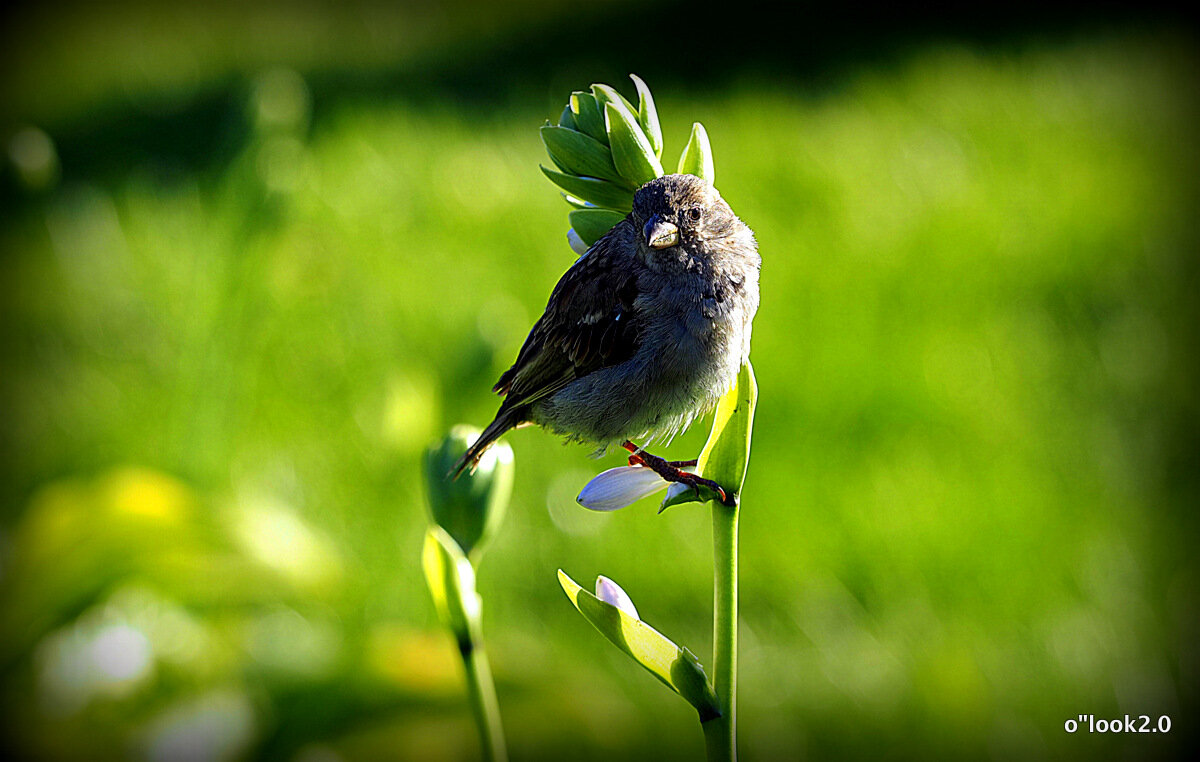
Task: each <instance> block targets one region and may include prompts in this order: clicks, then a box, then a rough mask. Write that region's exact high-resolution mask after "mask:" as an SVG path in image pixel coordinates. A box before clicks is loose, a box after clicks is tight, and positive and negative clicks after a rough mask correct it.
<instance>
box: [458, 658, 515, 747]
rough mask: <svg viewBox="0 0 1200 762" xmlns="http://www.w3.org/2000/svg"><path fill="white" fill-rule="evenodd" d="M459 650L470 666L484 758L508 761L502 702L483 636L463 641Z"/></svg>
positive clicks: (473, 700) (470, 679)
mask: <svg viewBox="0 0 1200 762" xmlns="http://www.w3.org/2000/svg"><path fill="white" fill-rule="evenodd" d="M459 650H461V651H462V657H463V666H465V667H466V668H467V688H468V690H469V692H470V694H471V709H472V711H473V712H474V714H475V725H476V726H477V727H478V728H479V740H480V743H481V744H482V745H483V758H484V759H485V760H487V762H506V760H507V759H508V752H507V751H505V748H504V730H503V729H502V728H501V727H500V703H499V702H498V701H497V700H496V685H495V683H494V682H493V681H492V668H491V665H489V664H488V658H487V651H485V650H484V648H483V639H482V638H480V637H479V636H478V635H476V636H474V637H472V638H471V639H470V641H468V642H466V643H463V644H461V645H460V649H459Z"/></svg>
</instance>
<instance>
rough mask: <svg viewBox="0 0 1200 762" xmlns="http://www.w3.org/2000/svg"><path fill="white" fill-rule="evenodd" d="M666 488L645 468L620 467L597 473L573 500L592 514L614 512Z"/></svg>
mask: <svg viewBox="0 0 1200 762" xmlns="http://www.w3.org/2000/svg"><path fill="white" fill-rule="evenodd" d="M666 486H667V482H666V481H665V480H664V479H663V478H662V477H661V476H659V475H658V474H656V473H654V471H652V470H650V469H649V468H646V467H645V466H620V467H618V468H610V469H608V470H607V471H605V472H603V473H601V474H598V475H597V476H596V477H595V478H594V479H592V480H591V481H590V482H588V483H587V484H586V485H584V488H583V491H582V492H580V493H579V497H577V498H575V499H576V500H577V501H578V502H579V504H580V505H582V506H583V507H584V508H588V509H590V510H593V511H615V510H617V509H618V508H624V507H625V506H627V505H630V504H632V503H635V502H637V501H638V500H641V499H642V498H643V497H645V496H646V495H653V494H654V493H655V492H658V491H659V490H660V489H664V488H666Z"/></svg>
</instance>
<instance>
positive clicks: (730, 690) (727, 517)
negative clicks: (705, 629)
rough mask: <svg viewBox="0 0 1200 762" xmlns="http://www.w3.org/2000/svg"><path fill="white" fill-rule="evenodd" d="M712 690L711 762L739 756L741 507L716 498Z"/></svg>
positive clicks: (706, 733)
mask: <svg viewBox="0 0 1200 762" xmlns="http://www.w3.org/2000/svg"><path fill="white" fill-rule="evenodd" d="M710 504H711V505H712V516H713V668H712V669H713V675H712V680H713V690H714V692H715V693H716V694H717V700H718V702H719V703H720V706H721V714H720V715H719V716H718V717H714V718H713V719H711V720H709V721H708V722H705V723H704V724H703V725H702V726H701V727H702V728H703V729H704V744H705V748H706V749H707V751H708V760H709V762H714V761H715V760H730V761H731V762H732V760H736V759H737V626H738V590H737V585H738V583H737V573H738V560H737V532H738V507H737V506H732V507H730V506H726V505H722V504H721V503H720V501H717V500H713V501H711V503H710Z"/></svg>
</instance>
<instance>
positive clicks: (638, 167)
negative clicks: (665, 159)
mask: <svg viewBox="0 0 1200 762" xmlns="http://www.w3.org/2000/svg"><path fill="white" fill-rule="evenodd" d="M604 126H605V128H606V129H607V130H608V144H609V145H610V146H611V147H612V158H613V165H614V166H616V168H617V171H618V172H620V173H621V176H622V177H624V178H625V179H626V180H627V181H629V182H630V183H632V184H633V185H634V186H635V187H640V186H641V185H643V184H645V183H648V182H650V181H651V180H653V179H654V178H656V177H662V176H663V175H664V174H665V173H664V172H663V167H662V162H660V161H659V160H658V156H657V155H656V154H655V153H654V148H653V147H652V146H651V145H650V139H649V138H647V137H646V133H644V132H642V126H641V125H640V124H638V121H637V117H636V116H634V115H633V114H632V113H630V112H629V110H628V109H626V108H624V107H623V106H620V105H617V104H614V103H612V102H608V103H605V104H604Z"/></svg>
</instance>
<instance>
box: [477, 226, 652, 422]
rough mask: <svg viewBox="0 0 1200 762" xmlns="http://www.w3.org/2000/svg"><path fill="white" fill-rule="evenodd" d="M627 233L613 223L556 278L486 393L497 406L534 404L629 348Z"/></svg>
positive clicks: (634, 341) (630, 235) (621, 357)
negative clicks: (499, 398) (499, 397)
mask: <svg viewBox="0 0 1200 762" xmlns="http://www.w3.org/2000/svg"><path fill="white" fill-rule="evenodd" d="M635 235H636V233H634V231H633V226H632V223H630V222H629V221H628V220H625V221H623V222H620V223H618V224H617V225H616V226H614V227H613V229H612V230H610V231H609V232H608V233H607V234H605V236H604V237H602V238H601V239H600V240H599V241H597V242H596V243H595V244H594V245H593V246H592V248H591V249H589V250H588V252H587V254H585V255H583V256H582V257H580V258H579V260H578V261H577V262H576V263H575V264H574V265H572V266H571V269H570V270H568V271H567V272H566V274H564V275H563V277H562V279H561V280H559V281H558V285H556V286H555V287H554V291H553V293H551V294H550V301H549V303H548V304H547V305H546V312H545V313H544V314H543V315H542V317H541V318H540V319H539V320H538V321H537V323H536V324H535V325H534V326H533V330H531V331H530V332H529V337H528V338H527V339H525V344H524V345H523V346H522V347H521V351H520V353H519V354H518V355H517V361H516V362H515V363H513V366H512V367H511V368H509V369H508V370H507V371H506V372H505V373H504V375H502V376H500V380H499V381H497V382H496V386H495V387H494V389H493V391H496V392H499V393H500V394H504V395H507V399H505V401H504V406H503V407H504V408H507V409H511V408H514V407H516V406H519V405H527V404H530V403H532V402H536V401H537V400H539V399H541V398H543V397H546V396H549V395H551V394H554V393H555V392H556V391H558V390H559V389H562V388H563V387H564V386H566V385H567V384H569V383H571V382H572V381H574V380H575V379H577V378H580V377H582V376H585V375H587V374H588V373H592V372H594V371H596V370H599V369H601V368H605V367H608V366H610V365H617V364H619V363H621V362H624V361H625V360H628V359H629V358H630V357H632V356H633V354H634V352H635V351H637V347H638V342H639V340H640V336H639V327H640V326H639V320H638V315H637V313H636V312H635V310H634V306H633V303H634V300H635V299H636V298H637V273H636V270H635V268H634V260H633V251H634V247H633V245H632V244H633V241H634V236H635Z"/></svg>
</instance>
